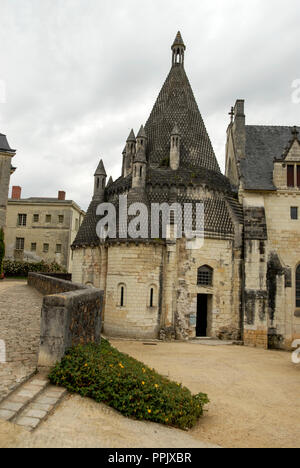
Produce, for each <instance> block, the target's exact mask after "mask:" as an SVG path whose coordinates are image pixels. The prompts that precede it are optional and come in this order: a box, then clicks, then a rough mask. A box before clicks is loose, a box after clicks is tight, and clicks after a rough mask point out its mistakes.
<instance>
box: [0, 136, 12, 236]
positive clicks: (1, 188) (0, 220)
mask: <svg viewBox="0 0 300 468" xmlns="http://www.w3.org/2000/svg"><path fill="white" fill-rule="evenodd" d="M15 154H16V151H15V150H13V149H11V147H10V146H9V144H8V141H7V138H6V136H5V135H3V134H2V133H0V228H3V227H5V221H6V206H7V197H8V189H9V181H10V176H11V174H12V173H13V172H14V170H15V168H14V167H12V165H11V160H12V158H13V157H14V156H15Z"/></svg>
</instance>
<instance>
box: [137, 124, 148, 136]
mask: <svg viewBox="0 0 300 468" xmlns="http://www.w3.org/2000/svg"><path fill="white" fill-rule="evenodd" d="M137 138H147V135H146V132H145V129H144V126H143V125H142V126H141V128H140V131H139V133H138V135H137Z"/></svg>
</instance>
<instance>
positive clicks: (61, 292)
mask: <svg viewBox="0 0 300 468" xmlns="http://www.w3.org/2000/svg"><path fill="white" fill-rule="evenodd" d="M28 284H29V286H33V287H35V288H36V289H37V290H38V291H40V292H42V293H43V294H44V295H45V294H46V295H45V297H44V301H43V306H42V314H41V345H40V352H39V365H40V366H46V367H48V366H52V365H53V364H55V362H56V361H59V360H60V359H61V358H62V357H63V355H64V354H65V352H66V350H67V349H68V348H70V347H72V346H75V345H78V344H86V343H89V342H100V336H101V316H102V310H103V292H102V291H100V290H99V289H94V288H88V287H85V286H83V285H80V284H74V283H71V282H69V281H63V280H60V279H57V278H51V277H49V276H44V275H40V274H37V273H30V274H29V277H28ZM47 294H48V295H47Z"/></svg>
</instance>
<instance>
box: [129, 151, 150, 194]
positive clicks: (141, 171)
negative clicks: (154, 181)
mask: <svg viewBox="0 0 300 468" xmlns="http://www.w3.org/2000/svg"><path fill="white" fill-rule="evenodd" d="M146 169H147V159H146V146H145V145H141V146H139V148H138V150H137V153H136V154H135V156H134V160H133V171H132V188H142V187H145V185H146Z"/></svg>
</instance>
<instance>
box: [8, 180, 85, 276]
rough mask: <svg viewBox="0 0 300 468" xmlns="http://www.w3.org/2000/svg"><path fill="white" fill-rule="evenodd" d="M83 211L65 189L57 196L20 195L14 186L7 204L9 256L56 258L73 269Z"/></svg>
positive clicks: (17, 257)
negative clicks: (30, 196)
mask: <svg viewBox="0 0 300 468" xmlns="http://www.w3.org/2000/svg"><path fill="white" fill-rule="evenodd" d="M84 215H85V213H84V211H82V210H81V208H80V207H79V206H78V205H77V204H76V203H75V202H74V201H72V200H66V194H65V192H63V191H60V192H59V193H58V197H57V198H38V197H37V198H21V187H12V196H11V198H10V199H9V200H8V204H7V227H6V258H8V259H14V260H24V261H29V262H39V261H41V260H44V261H46V262H53V261H55V262H56V263H58V264H60V265H62V266H63V267H64V268H66V269H67V270H68V271H70V270H71V269H72V252H71V249H70V246H71V245H72V243H73V241H74V239H75V237H76V235H77V233H78V230H79V228H80V225H81V223H82V221H83V219H84Z"/></svg>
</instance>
